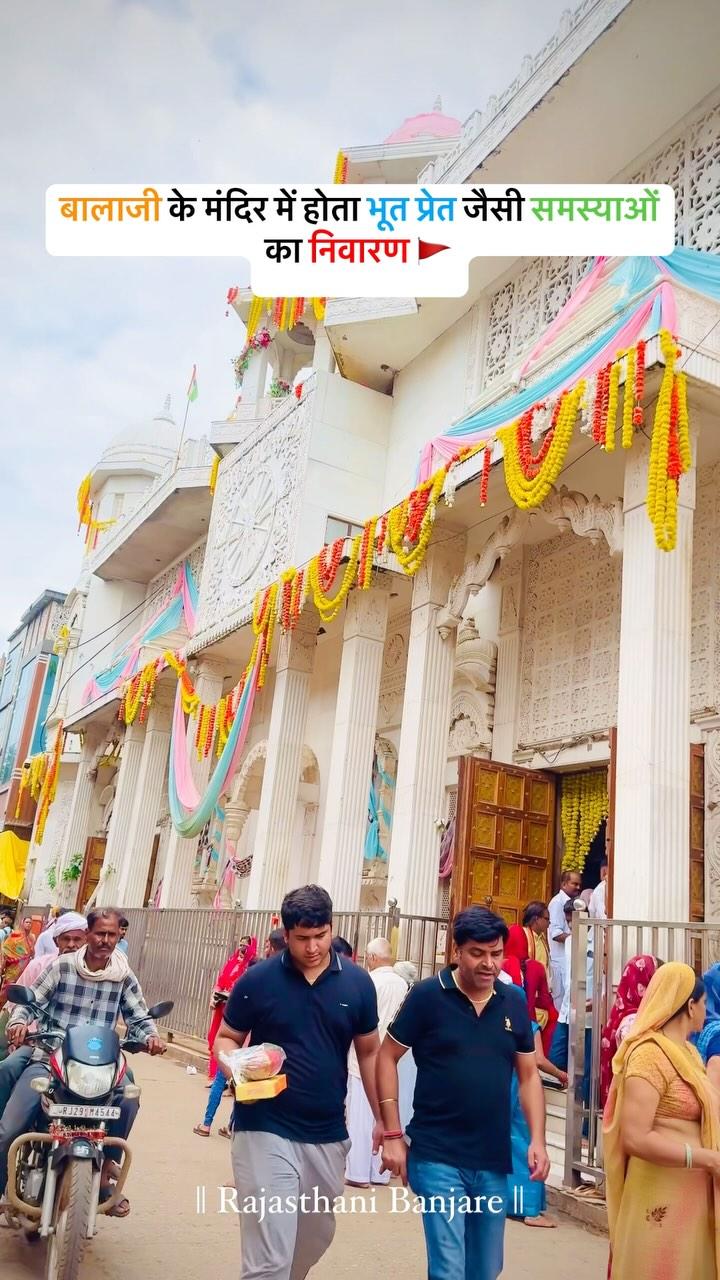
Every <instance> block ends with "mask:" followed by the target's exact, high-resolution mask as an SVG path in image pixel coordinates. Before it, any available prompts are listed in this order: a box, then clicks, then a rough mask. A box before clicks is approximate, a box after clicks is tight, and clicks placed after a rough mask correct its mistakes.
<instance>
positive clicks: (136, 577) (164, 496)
mask: <svg viewBox="0 0 720 1280" xmlns="http://www.w3.org/2000/svg"><path fill="white" fill-rule="evenodd" d="M213 457H214V454H213V451H212V449H211V448H210V445H209V444H208V441H207V440H205V439H202V440H188V441H186V442H185V444H184V445H183V446H182V448H181V449H180V452H179V456H178V458H177V459H175V460H174V461H173V462H170V463H168V465H167V466H166V467H165V469H164V470H163V471H162V472H161V473H160V474H159V475H158V476H157V478H156V479H155V481H154V482H153V485H152V487H151V488H150V489H149V490H148V491H147V492H146V493H145V494H143V496H142V499H141V501H140V503H139V505H138V506H137V507H136V508H135V510H134V511H131V512H129V513H128V514H127V515H126V516H124V517H121V518H120V519H118V520H117V522H116V523H114V524H112V525H111V526H110V528H109V529H107V530H106V531H105V532H104V533H103V532H101V533H100V535H99V544H98V547H97V548H96V550H95V551H94V552H92V553H91V555H90V557H89V561H88V568H89V569H90V571H91V572H92V573H94V574H97V576H98V577H99V578H104V579H106V580H108V581H112V580H113V579H123V580H125V581H129V582H140V583H147V582H150V581H151V579H152V578H154V577H155V576H156V575H157V573H158V572H159V570H160V568H161V567H162V566H163V565H166V564H171V563H172V562H173V561H174V560H176V559H177V558H178V557H179V556H181V555H182V554H183V552H184V551H185V550H186V549H187V548H188V547H189V546H192V544H193V543H194V542H197V541H198V539H200V538H202V537H203V536H204V535H205V534H206V533H207V530H208V526H209V523H210V511H211V509H212V494H211V492H210V488H209V481H210V471H211V467H212V461H213Z"/></svg>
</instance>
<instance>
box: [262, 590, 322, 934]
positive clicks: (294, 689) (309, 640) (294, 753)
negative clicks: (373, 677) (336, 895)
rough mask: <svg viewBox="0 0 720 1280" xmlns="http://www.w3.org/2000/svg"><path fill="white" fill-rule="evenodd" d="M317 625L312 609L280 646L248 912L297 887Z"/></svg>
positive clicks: (274, 905)
mask: <svg viewBox="0 0 720 1280" xmlns="http://www.w3.org/2000/svg"><path fill="white" fill-rule="evenodd" d="M317 629H318V620H317V616H316V615H315V612H314V610H308V613H307V615H303V616H302V617H301V618H300V620H299V622H298V625H297V626H296V628H295V630H294V631H291V632H289V634H288V635H285V636H282V638H281V639H280V643H279V645H278V650H277V654H278V657H277V667H276V671H275V690H274V693H273V704H272V712H271V714H270V728H269V732H268V747H267V758H266V760H265V773H264V775H263V784H262V794H261V796H260V809H259V812H258V824H257V832H256V835H255V846H254V849H253V862H252V869H251V871H250V880H249V884H248V891H247V901H246V903H245V907H246V909H249V910H255V909H257V908H261V909H266V908H277V907H278V906H279V905H280V901H281V899H282V897H283V895H284V894H285V893H287V891H288V889H290V888H292V887H293V886H291V885H288V884H287V883H286V881H287V873H288V868H289V862H290V849H291V845H292V837H293V830H294V819H295V805H296V802H297V794H298V786H299V784H300V765H301V760H302V749H303V744H304V742H305V722H306V719H307V708H308V700H309V697H310V674H311V672H312V668H313V662H314V658H315V645H316V641H317Z"/></svg>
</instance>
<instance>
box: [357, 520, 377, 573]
mask: <svg viewBox="0 0 720 1280" xmlns="http://www.w3.org/2000/svg"><path fill="white" fill-rule="evenodd" d="M376 528H377V517H376V516H373V517H372V519H371V520H366V521H365V526H364V528H363V536H362V542H361V544H360V562H359V564H358V577H357V584H358V586H359V588H360V590H361V591H367V590H368V588H369V586H370V584H371V583H372V567H373V560H374V558H375V531H376Z"/></svg>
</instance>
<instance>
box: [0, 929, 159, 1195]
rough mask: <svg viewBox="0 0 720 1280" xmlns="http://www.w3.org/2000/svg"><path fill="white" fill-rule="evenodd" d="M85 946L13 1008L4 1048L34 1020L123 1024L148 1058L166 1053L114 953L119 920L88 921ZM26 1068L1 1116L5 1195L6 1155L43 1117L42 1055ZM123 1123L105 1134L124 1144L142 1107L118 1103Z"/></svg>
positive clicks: (17, 1041) (122, 960)
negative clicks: (37, 1082)
mask: <svg viewBox="0 0 720 1280" xmlns="http://www.w3.org/2000/svg"><path fill="white" fill-rule="evenodd" d="M87 922H88V932H87V942H86V944H85V945H84V946H82V947H81V948H80V950H79V951H76V952H75V953H74V954H73V955H67V956H59V957H58V959H57V960H56V961H55V962H54V963H53V964H51V965H50V967H49V968H48V969H46V971H45V972H44V973H43V974H42V976H41V977H40V978H39V979H38V980H37V982H36V983H35V985H34V986H33V987H32V992H33V997H34V1006H33V1007H28V1006H26V1005H20V1006H19V1007H18V1008H16V1010H15V1012H14V1013H13V1015H12V1017H11V1018H10V1021H9V1022H8V1027H7V1036H8V1041H9V1042H10V1043H11V1044H12V1045H13V1046H14V1047H15V1048H18V1047H19V1046H20V1045H22V1043H23V1042H24V1040H25V1038H26V1036H27V1031H28V1024H29V1023H30V1022H32V1021H33V1019H34V1018H35V1017H36V1013H37V1014H39V1021H40V1023H41V1029H42V1030H50V1029H51V1028H52V1029H53V1030H57V1031H63V1032H64V1031H66V1030H67V1028H68V1027H70V1026H76V1025H77V1024H78V1023H82V1022H91V1023H99V1024H101V1025H104V1026H107V1027H114V1026H115V1024H116V1023H117V1020H118V1017H122V1020H123V1022H124V1023H125V1026H126V1027H127V1032H128V1038H130V1039H132V1040H136V1041H140V1042H141V1043H143V1044H144V1047H145V1049H146V1051H147V1052H148V1053H150V1054H158V1053H165V1050H166V1047H167V1046H166V1045H165V1044H164V1043H163V1041H162V1040H161V1039H160V1037H159V1036H158V1034H157V1029H156V1027H155V1024H154V1022H153V1021H152V1019H151V1018H150V1016H149V1014H148V1008H147V1005H146V1003H145V1000H144V998H143V994H142V991H141V989H140V984H139V982H138V980H137V978H136V977H135V974H134V973H133V972H132V970H131V969H130V966H129V964H128V961H127V957H126V956H124V955H123V954H122V952H119V951H116V949H115V948H116V946H117V943H118V941H119V938H120V915H119V912H117V911H114V910H112V909H110V908H104V909H98V910H95V911H91V912H89V914H88V918H87ZM42 1057H43V1060H41V1061H36V1062H31V1063H30V1064H29V1065H28V1066H27V1067H26V1068H25V1070H24V1071H23V1073H22V1075H21V1076H20V1079H19V1080H18V1082H17V1084H16V1085H15V1088H14V1089H13V1092H12V1096H11V1098H10V1101H9V1102H8V1105H7V1107H6V1108H5V1112H4V1114H3V1116H2V1119H0V1190H4V1188H5V1185H6V1182H7V1175H8V1168H7V1159H8V1152H9V1150H10V1147H11V1145H12V1143H13V1141H14V1140H15V1138H16V1137H18V1136H19V1135H20V1134H21V1133H25V1132H28V1131H30V1130H32V1129H33V1128H34V1126H35V1123H36V1116H37V1115H38V1113H39V1112H40V1109H41V1106H42V1101H41V1096H40V1095H39V1094H38V1093H36V1092H35V1090H34V1089H33V1088H32V1087H31V1081H32V1080H34V1079H35V1078H36V1077H38V1076H42V1075H47V1074H48V1072H49V1067H48V1065H47V1059H46V1055H44V1054H43V1055H42ZM118 1103H119V1106H120V1113H121V1114H120V1119H119V1120H116V1121H111V1123H110V1125H109V1127H108V1133H109V1134H112V1135H113V1136H115V1137H120V1138H127V1137H128V1134H129V1133H130V1130H131V1128H132V1126H133V1123H134V1121H135V1117H136V1115H137V1112H138V1106H139V1103H138V1102H137V1100H136V1099H127V1098H122V1097H119V1098H118ZM110 1166H111V1162H110V1161H109V1162H108V1167H107V1169H106V1170H104V1171H103V1183H104V1185H105V1186H108V1185H109V1180H110ZM129 1211H130V1205H129V1203H128V1202H127V1200H121V1201H120V1203H119V1204H118V1205H117V1206H116V1208H115V1211H114V1213H115V1216H118V1217H125V1216H126V1215H127V1214H128V1213H129Z"/></svg>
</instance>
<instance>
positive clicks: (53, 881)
mask: <svg viewBox="0 0 720 1280" xmlns="http://www.w3.org/2000/svg"><path fill="white" fill-rule="evenodd" d="M46 879H47V882H48V886H49V887H50V888H51V889H52V891H53V893H54V892H55V890H56V889H57V862H53V864H52V866H51V867H48V870H47V876H46Z"/></svg>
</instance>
